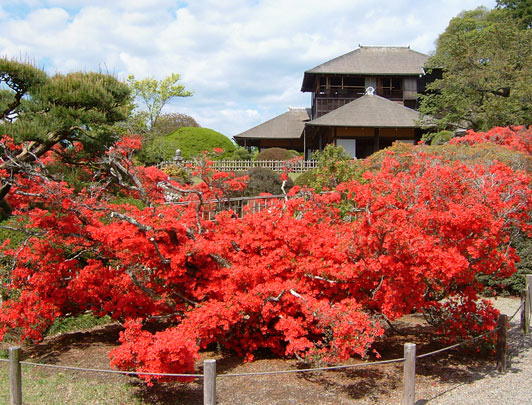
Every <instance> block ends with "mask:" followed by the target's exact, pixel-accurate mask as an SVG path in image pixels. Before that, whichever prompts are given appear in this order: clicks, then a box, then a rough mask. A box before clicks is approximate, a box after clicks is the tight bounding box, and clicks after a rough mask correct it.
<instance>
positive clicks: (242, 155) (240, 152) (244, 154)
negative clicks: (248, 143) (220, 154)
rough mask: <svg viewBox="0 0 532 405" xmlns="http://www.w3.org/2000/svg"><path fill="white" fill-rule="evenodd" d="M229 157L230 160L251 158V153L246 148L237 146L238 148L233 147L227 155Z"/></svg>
mask: <svg viewBox="0 0 532 405" xmlns="http://www.w3.org/2000/svg"><path fill="white" fill-rule="evenodd" d="M229 159H231V160H252V159H253V153H251V152H250V151H248V150H247V149H246V148H243V147H242V146H239V147H238V148H236V149H235V151H234V152H233V154H232V155H231V156H229Z"/></svg>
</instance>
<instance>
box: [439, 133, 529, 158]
mask: <svg viewBox="0 0 532 405" xmlns="http://www.w3.org/2000/svg"><path fill="white" fill-rule="evenodd" d="M484 142H491V143H495V144H497V145H502V146H505V147H507V148H509V149H512V150H515V151H519V152H523V153H526V154H528V155H530V154H532V127H529V128H525V127H523V126H514V127H495V128H492V129H490V130H489V131H487V132H474V131H472V130H470V131H467V133H466V135H465V136H463V137H459V138H452V139H451V140H450V141H449V143H451V144H455V145H457V144H461V143H465V144H468V145H474V144H477V143H484Z"/></svg>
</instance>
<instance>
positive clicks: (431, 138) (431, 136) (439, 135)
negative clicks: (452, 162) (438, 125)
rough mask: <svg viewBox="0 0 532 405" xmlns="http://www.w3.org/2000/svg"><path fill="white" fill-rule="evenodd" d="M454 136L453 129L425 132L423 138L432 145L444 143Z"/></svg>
mask: <svg viewBox="0 0 532 405" xmlns="http://www.w3.org/2000/svg"><path fill="white" fill-rule="evenodd" d="M452 137H453V132H452V131H445V130H443V131H438V132H431V133H426V134H423V140H424V141H425V142H427V143H429V144H431V145H443V144H444V143H447V142H449V140H450V139H451V138H452Z"/></svg>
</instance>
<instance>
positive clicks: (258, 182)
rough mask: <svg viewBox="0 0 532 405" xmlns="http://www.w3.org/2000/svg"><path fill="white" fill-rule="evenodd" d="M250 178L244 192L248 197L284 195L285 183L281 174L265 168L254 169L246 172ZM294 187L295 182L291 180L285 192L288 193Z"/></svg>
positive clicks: (288, 181)
mask: <svg viewBox="0 0 532 405" xmlns="http://www.w3.org/2000/svg"><path fill="white" fill-rule="evenodd" d="M246 175H247V176H249V181H248V183H247V188H246V189H245V190H244V195H246V196H257V195H259V194H261V193H269V194H282V193H283V190H282V189H281V186H282V184H283V181H282V180H281V176H280V174H279V173H275V172H274V171H273V170H271V169H268V168H265V167H253V168H251V169H249V170H248V171H247V172H246ZM293 186H294V182H293V181H292V180H291V179H290V178H289V179H288V180H287V182H286V185H285V191H286V192H287V193H288V190H290V189H291V188H292V187H293Z"/></svg>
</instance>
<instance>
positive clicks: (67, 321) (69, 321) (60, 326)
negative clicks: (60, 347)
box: [46, 312, 111, 336]
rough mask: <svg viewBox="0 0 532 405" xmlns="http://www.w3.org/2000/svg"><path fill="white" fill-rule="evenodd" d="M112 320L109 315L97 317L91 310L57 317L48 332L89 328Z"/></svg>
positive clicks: (54, 332) (49, 333)
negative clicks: (75, 314)
mask: <svg viewBox="0 0 532 405" xmlns="http://www.w3.org/2000/svg"><path fill="white" fill-rule="evenodd" d="M110 322H111V318H110V317H109V316H107V315H106V316H104V317H97V316H94V315H93V314H92V313H90V312H88V313H85V314H81V315H77V316H66V317H64V318H57V319H56V320H55V321H54V323H53V324H52V326H50V328H49V329H48V331H47V333H46V334H47V335H48V336H53V335H57V334H58V333H67V332H75V331H81V330H88V329H92V328H94V327H96V326H100V325H105V324H108V323H110Z"/></svg>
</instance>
